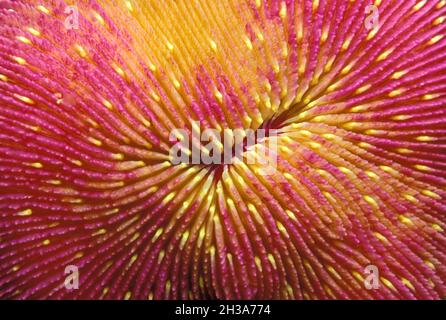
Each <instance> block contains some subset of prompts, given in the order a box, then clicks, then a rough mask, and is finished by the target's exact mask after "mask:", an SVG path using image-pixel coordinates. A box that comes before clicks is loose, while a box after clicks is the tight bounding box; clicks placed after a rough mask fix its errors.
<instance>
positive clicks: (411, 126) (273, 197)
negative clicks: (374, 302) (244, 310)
mask: <svg viewBox="0 0 446 320" xmlns="http://www.w3.org/2000/svg"><path fill="white" fill-rule="evenodd" d="M369 5H374V6H375V7H373V8H375V9H376V10H375V11H373V10H371V9H370V7H369ZM68 6H75V9H77V10H78V15H77V14H76V13H77V11H70V10H68V11H67V7H68ZM69 8H73V7H69ZM373 8H372V9H373ZM372 12H375V13H378V14H379V23H378V26H373V27H370V25H369V23H370V22H371V21H370V20H369V18H370V15H371V14H372ZM75 18H78V21H75V20H76V19H75ZM376 18H378V17H376ZM67 19H68V20H67ZM445 20H446V1H445V0H441V1H440V0H429V1H426V0H423V1H419V0H417V1H414V0H394V1H391V0H382V1H381V0H375V1H372V0H356V1H354V0H350V1H348V0H313V1H309V0H284V1H281V0H218V1H217V0H187V1H186V0H176V1H174V0H162V1H160V0H146V1H143V0H128V1H124V0H122V1H121V0H114V1H110V0H90V1H81V0H79V1H67V2H64V1H61V0H54V1H44V0H39V1H35V0H26V1H25V0H23V1H21V0H19V1H11V0H0V176H1V179H0V298H7V299H30V298H33V299H36V298H37V299H41V298H55V299H60V298H65V299H73V298H83V299H178V298H182V299H205V298H206V299H209V298H220V299H229V298H242V299H251V298H257V299H259V298H264V299H271V298H272V299H363V298H365V299H420V298H421V299H440V298H443V297H445V295H446V266H445V265H446V236H445V231H444V230H445V229H446V200H445V196H446V161H445V160H446V109H445V106H446V81H445V80H446V60H445V57H446V39H445V37H444V35H445V33H446V31H445V30H446V23H445ZM73 22H78V24H77V25H76V24H74V25H73ZM191 120H195V121H199V122H200V126H201V127H202V128H213V129H217V130H219V131H222V130H223V129H225V128H229V129H236V128H244V129H248V128H250V129H254V130H256V129H259V128H267V129H277V130H278V138H277V140H278V149H277V166H276V167H275V168H274V171H273V174H271V175H263V174H260V172H259V170H260V169H259V168H260V167H259V165H257V164H247V163H245V162H243V161H238V162H236V163H234V164H231V165H205V164H184V163H183V164H179V165H173V164H172V163H171V161H170V158H169V150H170V148H171V147H172V144H173V142H172V141H170V140H169V134H170V132H171V131H172V130H174V129H175V128H184V129H186V130H189V131H190V121H191ZM70 265H71V266H76V267H78V271H79V288H78V289H72V290H69V289H67V288H66V287H65V286H64V280H65V278H66V277H67V274H65V272H64V271H65V268H66V266H70ZM370 265H373V266H376V267H377V269H378V270H379V279H378V280H379V287H378V288H372V289H371V290H369V289H367V288H366V286H365V280H367V276H368V275H367V273H365V271H364V269H365V268H366V267H367V266H370Z"/></svg>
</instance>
